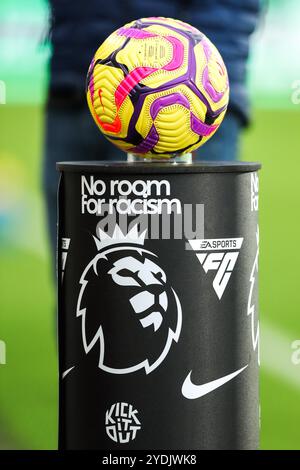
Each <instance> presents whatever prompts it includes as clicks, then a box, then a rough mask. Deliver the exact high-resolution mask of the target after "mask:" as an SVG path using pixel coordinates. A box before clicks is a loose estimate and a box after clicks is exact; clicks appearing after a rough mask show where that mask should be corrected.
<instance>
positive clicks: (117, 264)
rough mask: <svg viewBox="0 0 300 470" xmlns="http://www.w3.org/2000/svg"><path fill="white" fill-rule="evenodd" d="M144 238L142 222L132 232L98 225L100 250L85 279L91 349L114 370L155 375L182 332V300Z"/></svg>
mask: <svg viewBox="0 0 300 470" xmlns="http://www.w3.org/2000/svg"><path fill="white" fill-rule="evenodd" d="M144 238H145V232H143V233H142V234H139V233H138V230H137V226H136V225H135V226H134V227H133V228H132V229H131V230H130V231H129V233H127V234H123V233H122V231H121V229H120V227H119V226H118V225H116V226H115V229H114V232H113V234H112V235H111V236H110V235H108V234H107V233H105V232H103V231H102V230H101V229H98V230H97V237H94V239H95V242H96V246H97V249H98V253H97V255H96V256H95V257H94V258H93V259H92V260H91V261H90V263H89V264H88V265H87V266H86V268H85V269H84V271H83V273H82V275H81V278H80V281H79V282H80V285H81V288H80V292H79V296H78V301H77V317H81V327H82V342H83V347H84V350H85V353H86V354H89V353H90V352H91V358H92V359H93V360H94V359H95V358H96V360H97V361H98V364H97V365H98V367H99V368H100V369H102V370H104V371H105V372H109V373H111V374H128V373H131V372H135V371H138V370H144V371H145V373H146V374H149V373H150V372H152V371H153V370H154V369H156V368H157V367H158V366H159V365H160V364H161V363H162V362H163V360H164V359H165V358H166V356H167V354H168V352H169V350H170V348H171V346H172V344H173V342H177V341H178V339H179V336H180V331H181V324H182V312H181V305H180V301H179V299H178V297H177V294H176V292H175V291H174V289H173V288H172V286H171V285H170V283H169V281H168V279H167V275H166V273H165V271H164V270H163V269H162V268H161V267H160V265H159V260H158V257H157V256H156V255H155V254H154V253H153V252H151V251H148V250H146V249H145V248H144V247H143V245H144Z"/></svg>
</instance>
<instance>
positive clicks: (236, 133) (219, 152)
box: [196, 111, 242, 161]
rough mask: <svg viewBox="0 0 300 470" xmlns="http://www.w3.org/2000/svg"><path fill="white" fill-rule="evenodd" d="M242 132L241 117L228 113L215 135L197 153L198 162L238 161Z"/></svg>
mask: <svg viewBox="0 0 300 470" xmlns="http://www.w3.org/2000/svg"><path fill="white" fill-rule="evenodd" d="M241 130H242V123H241V119H240V118H239V116H238V115H237V114H235V113H232V112H230V111H228V112H227V114H226V116H225V118H224V121H223V122H222V124H221V125H220V128H219V129H218V130H217V132H216V133H215V135H213V136H212V138H211V139H210V140H209V141H208V142H207V143H206V144H204V145H203V147H200V148H199V149H198V150H197V151H196V160H201V161H229V160H238V159H239V145H240V134H241Z"/></svg>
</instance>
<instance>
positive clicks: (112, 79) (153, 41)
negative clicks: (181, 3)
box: [86, 17, 229, 159]
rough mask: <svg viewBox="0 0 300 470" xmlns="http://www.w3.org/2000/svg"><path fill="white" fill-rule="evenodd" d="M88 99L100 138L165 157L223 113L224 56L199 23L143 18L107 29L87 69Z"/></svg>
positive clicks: (182, 150)
mask: <svg viewBox="0 0 300 470" xmlns="http://www.w3.org/2000/svg"><path fill="white" fill-rule="evenodd" d="M86 85H87V86H86V88H87V89H86V92H87V100H88V105H89V108H90V111H91V113H92V116H93V118H94V120H95V122H96V124H97V125H98V127H99V129H100V130H101V132H102V133H103V134H104V135H105V137H106V138H107V139H108V140H109V141H110V142H112V143H113V144H114V145H116V146H117V147H118V148H119V149H121V150H124V151H125V152H128V153H131V154H134V155H138V156H140V157H143V158H152V159H162V158H166V159H168V158H172V157H174V156H180V155H182V154H186V153H189V152H192V151H194V150H196V149H197V148H198V147H200V146H201V145H203V144H204V143H205V142H207V141H208V140H209V139H210V138H211V137H212V136H213V135H214V133H215V132H216V131H217V129H218V127H219V126H220V124H221V122H222V120H223V118H224V115H225V113H226V109H227V105H228V100H229V83H228V75H227V71H226V67H225V65H224V62H223V59H222V57H221V55H220V53H219V52H218V50H217V49H216V47H215V46H214V45H213V44H212V43H211V41H210V40H209V39H208V38H207V37H206V36H205V35H204V34H203V33H201V32H200V31H199V30H198V29H196V28H194V27H192V26H190V25H189V24H187V23H183V22H182V21H179V20H174V19H170V18H161V17H153V18H142V19H139V20H136V21H132V22H131V23H128V24H126V25H125V26H124V27H122V28H119V29H117V30H116V31H115V32H114V33H112V34H111V35H110V36H109V37H108V38H107V39H106V40H105V41H104V42H103V43H102V44H101V46H100V47H99V49H98V50H97V52H96V54H95V56H94V58H93V60H92V62H91V64H90V67H89V70H88V75H87V84H86Z"/></svg>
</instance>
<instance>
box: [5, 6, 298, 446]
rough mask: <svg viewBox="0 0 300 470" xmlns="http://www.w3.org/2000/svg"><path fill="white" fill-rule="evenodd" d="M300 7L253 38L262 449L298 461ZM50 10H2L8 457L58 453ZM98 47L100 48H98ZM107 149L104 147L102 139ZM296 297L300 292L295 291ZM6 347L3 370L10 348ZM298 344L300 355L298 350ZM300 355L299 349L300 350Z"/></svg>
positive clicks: (268, 20)
mask: <svg viewBox="0 0 300 470" xmlns="http://www.w3.org/2000/svg"><path fill="white" fill-rule="evenodd" d="M299 15H300V2H299V1H297V0H288V1H287V0H270V1H269V2H268V10H267V13H266V14H265V15H263V17H262V18H261V21H260V26H259V29H258V31H257V32H256V34H255V35H254V36H253V38H252V48H251V58H250V62H249V76H248V82H249V89H250V92H251V100H252V125H251V127H250V128H249V129H247V130H246V131H245V132H244V135H243V142H242V159H243V160H260V161H261V162H262V164H263V171H262V172H261V180H260V233H261V251H260V252H261V256H260V312H261V325H262V326H261V447H262V448H263V449H300V427H299V423H300V404H299V403H300V363H298V364H297V362H300V361H297V359H299V356H300V355H298V357H297V354H294V356H293V353H295V349H293V347H297V343H295V341H296V340H300V320H299V318H300V315H299V314H300V311H299V309H300V298H299V296H300V289H299V274H298V269H299V264H300V252H299V249H298V243H299V228H300V227H299V221H298V210H299V205H300V191H299V171H300V141H299V128H300V112H299V111H300V61H299V56H300V30H299V17H300V16H299ZM48 19H49V11H48V4H47V1H46V0H26V1H24V0H1V2H0V280H1V284H0V286H1V287H0V345H1V348H0V351H2V354H1V358H0V448H2V449H55V448H56V445H57V368H56V367H57V365H56V344H55V340H54V336H55V335H54V329H55V325H54V314H55V292H54V289H53V284H52V277H51V276H52V273H51V268H50V254H49V250H48V243H47V236H46V228H45V215H44V203H43V199H42V193H41V155H42V145H43V127H44V112H43V111H44V104H45V99H46V90H47V81H48V59H49V56H50V52H51V50H50V49H51V48H50V45H49V42H48V41H47V24H48ZM95 46H96V45H95ZM99 138H100V136H99ZM298 289H299V290H298ZM1 340H2V341H5V344H6V364H5V365H4V364H1V362H2V363H3V362H4V360H5V357H4V356H5V355H4V344H3V343H1ZM299 344H300V343H299ZM298 347H299V346H298Z"/></svg>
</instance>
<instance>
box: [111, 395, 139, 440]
mask: <svg viewBox="0 0 300 470" xmlns="http://www.w3.org/2000/svg"><path fill="white" fill-rule="evenodd" d="M137 415H138V411H137V410H136V409H135V408H134V407H133V406H132V405H130V404H129V403H124V402H121V403H114V404H113V405H112V406H111V407H110V408H109V410H107V411H106V413H105V428H106V434H107V435H108V437H110V438H111V439H112V440H113V441H114V442H118V443H120V444H127V443H128V442H130V441H133V440H134V439H135V437H136V434H137V432H138V431H139V430H140V429H141V423H140V421H139V419H138V417H137Z"/></svg>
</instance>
